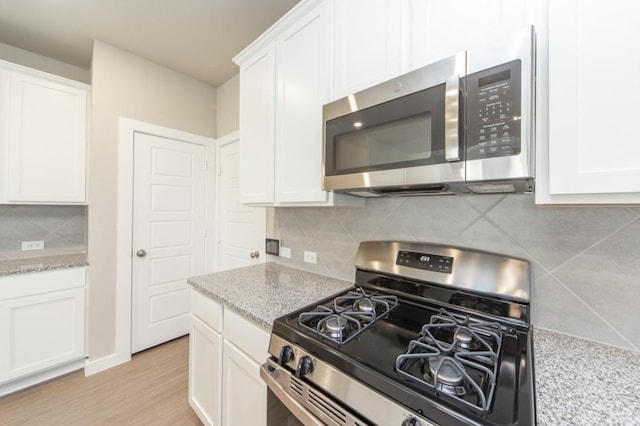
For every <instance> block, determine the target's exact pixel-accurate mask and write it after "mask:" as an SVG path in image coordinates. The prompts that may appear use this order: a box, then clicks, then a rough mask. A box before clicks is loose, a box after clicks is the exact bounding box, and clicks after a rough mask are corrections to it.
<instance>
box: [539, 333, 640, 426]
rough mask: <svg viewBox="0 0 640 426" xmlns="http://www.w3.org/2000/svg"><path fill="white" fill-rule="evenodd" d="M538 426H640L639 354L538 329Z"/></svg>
mask: <svg viewBox="0 0 640 426" xmlns="http://www.w3.org/2000/svg"><path fill="white" fill-rule="evenodd" d="M533 346H534V353H533V354H534V364H535V379H536V381H535V386H536V409H537V410H536V411H537V414H538V425H539V426H547V425H553V426H563V425H567V426H568V425H596V424H598V425H625V426H626V425H640V353H637V352H633V351H630V350H626V349H620V348H616V347H613V346H608V345H604V344H600V343H596V342H592V341H589V340H584V339H579V338H576V337H573V336H567V335H565V334H560V333H555V332H553V331H548V330H544V329H540V328H534V334H533Z"/></svg>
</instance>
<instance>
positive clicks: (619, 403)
mask: <svg viewBox="0 0 640 426" xmlns="http://www.w3.org/2000/svg"><path fill="white" fill-rule="evenodd" d="M189 284H191V285H192V286H193V287H195V288H196V289H198V290H200V291H202V292H203V293H205V294H207V295H209V296H211V297H212V298H213V299H215V300H218V301H219V302H221V303H223V304H224V305H225V306H227V307H228V308H230V309H232V310H234V311H236V312H238V313H240V314H242V315H244V316H246V317H248V318H249V319H252V320H253V321H255V322H257V323H258V324H259V325H261V326H262V327H263V328H265V329H266V330H269V331H270V330H271V325H272V323H273V321H274V320H275V319H276V318H277V317H279V316H281V315H284V314H287V313H289V312H291V311H294V310H296V309H298V308H301V307H303V306H306V305H308V304H311V303H313V302H315V301H317V300H319V299H321V298H324V297H327V296H330V295H332V294H334V293H338V292H340V291H342V290H344V289H346V288H348V287H351V286H352V285H353V284H352V283H350V282H347V281H341V280H337V279H333V278H329V277H324V276H321V275H316V274H312V273H309V272H304V271H300V270H298V269H292V268H288V267H286V266H282V265H278V264H275V263H266V264H261V265H256V266H250V267H247V268H240V269H235V270H231V271H225V272H219V273H215V274H209V275H203V276H199V277H194V278H191V279H189ZM533 346H534V368H535V388H536V412H537V424H538V426H551V425H553V426H563V425H567V426H569V425H572V426H573V425H594V424H603V425H605V424H606V425H625V426H626V425H640V353H637V352H633V351H629V350H625V349H620V348H616V347H612V346H608V345H603V344H599V343H596V342H592V341H588V340H583V339H580V338H576V337H572V336H568V335H565V334H561V333H556V332H553V331H549V330H545V329H540V328H534V337H533Z"/></svg>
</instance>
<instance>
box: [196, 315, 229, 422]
mask: <svg viewBox="0 0 640 426" xmlns="http://www.w3.org/2000/svg"><path fill="white" fill-rule="evenodd" d="M221 370H222V335H221V334H220V333H217V332H215V331H214V330H213V329H212V328H210V327H209V326H207V325H206V324H205V323H204V322H202V321H200V320H199V319H198V318H196V317H193V316H192V317H191V334H190V337H189V403H190V404H191V407H193V410H194V411H195V412H196V413H197V414H198V417H200V419H201V420H202V423H204V424H207V425H219V424H220V415H221V396H222V395H221V391H222V377H221V375H220V371H221Z"/></svg>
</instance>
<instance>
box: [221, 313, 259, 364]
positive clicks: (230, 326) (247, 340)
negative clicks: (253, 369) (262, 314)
mask: <svg viewBox="0 0 640 426" xmlns="http://www.w3.org/2000/svg"><path fill="white" fill-rule="evenodd" d="M269 337H270V335H269V333H268V332H267V331H266V330H265V329H263V328H261V327H259V326H258V325H256V324H255V323H253V322H251V321H249V320H247V319H245V318H243V317H242V316H240V315H238V314H237V313H235V312H233V311H231V310H229V309H228V308H225V310H224V338H225V340H228V341H230V342H231V343H233V344H234V345H236V346H237V347H238V348H240V349H242V350H243V351H244V352H245V353H247V355H249V356H250V357H251V358H253V359H254V360H255V361H257V362H260V363H262V362H264V360H265V359H267V357H268V356H269V353H268V350H269Z"/></svg>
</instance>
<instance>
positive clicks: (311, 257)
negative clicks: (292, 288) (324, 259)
mask: <svg viewBox="0 0 640 426" xmlns="http://www.w3.org/2000/svg"><path fill="white" fill-rule="evenodd" d="M304 261H305V262H307V263H317V261H318V259H317V257H316V252H315V251H306V250H305V251H304Z"/></svg>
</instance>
